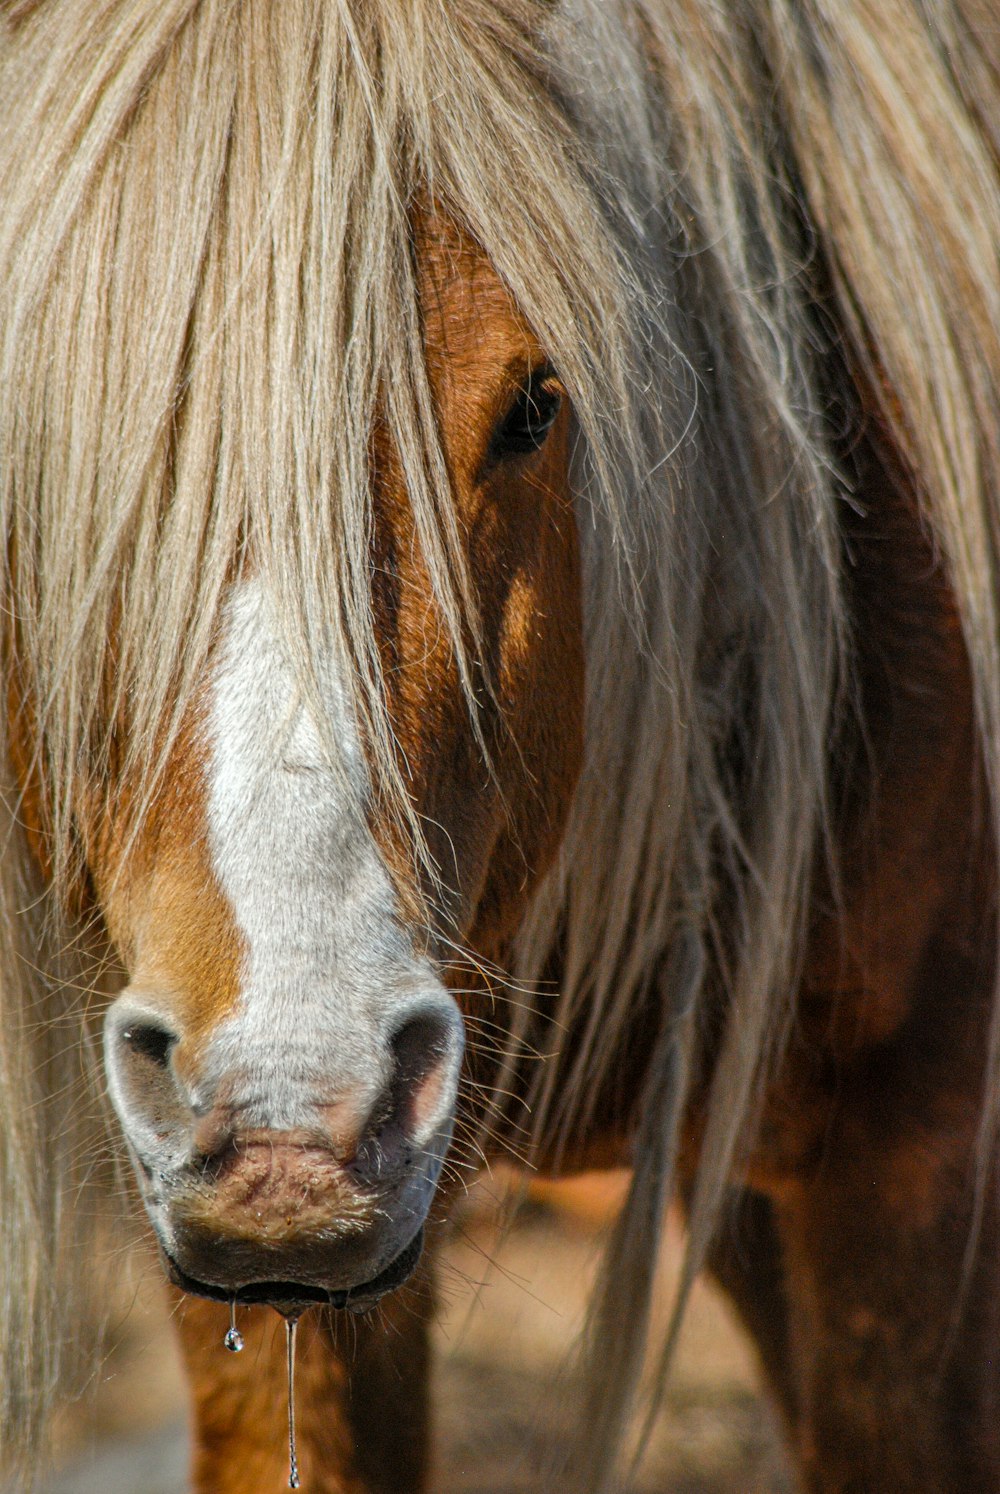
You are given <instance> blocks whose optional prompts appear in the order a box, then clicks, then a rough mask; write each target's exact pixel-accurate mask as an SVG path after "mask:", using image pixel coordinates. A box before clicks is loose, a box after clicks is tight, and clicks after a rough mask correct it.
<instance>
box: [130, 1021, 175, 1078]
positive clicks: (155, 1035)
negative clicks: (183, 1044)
mask: <svg viewBox="0 0 1000 1494" xmlns="http://www.w3.org/2000/svg"><path fill="white" fill-rule="evenodd" d="M121 1038H122V1042H124V1043H127V1044H128V1046H129V1047H130V1048H131V1050H132V1052H133V1053H138V1054H141V1055H142V1057H143V1058H148V1059H150V1061H151V1062H152V1063H155V1064H156V1065H157V1067H158V1068H161V1069H165V1068H166V1067H167V1064H168V1063H169V1062H170V1053H171V1050H172V1049H173V1048H174V1046H175V1045H176V1043H177V1035H176V1033H173V1032H168V1031H166V1029H165V1028H163V1027H154V1026H153V1025H152V1024H151V1023H148V1022H142V1023H135V1024H134V1025H133V1026H130V1027H126V1028H124V1029H123V1031H122V1034H121Z"/></svg>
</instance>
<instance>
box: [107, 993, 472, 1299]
mask: <svg viewBox="0 0 1000 1494" xmlns="http://www.w3.org/2000/svg"><path fill="white" fill-rule="evenodd" d="M462 1048H463V1039H462V1024H461V1018H460V1016H459V1013H458V1010H457V1007H455V1005H454V1003H453V1001H452V1000H451V998H450V997H449V996H447V994H446V993H445V992H444V991H443V989H441V990H440V991H439V993H438V994H434V995H431V996H428V994H427V993H426V992H425V993H423V995H422V997H421V999H419V1000H415V1001H414V1002H412V1003H411V1005H410V1008H409V1010H408V1011H407V1012H406V1014H405V1015H404V1017H403V1020H402V1021H398V1022H397V1023H396V1025H395V1028H394V1029H393V1030H392V1031H391V1032H390V1033H389V1034H388V1035H387V1036H386V1038H385V1039H384V1040H383V1039H381V1038H380V1037H379V1036H378V1034H377V1033H369V1034H368V1041H367V1043H366V1044H365V1045H364V1046H363V1047H362V1049H361V1051H360V1056H359V1058H358V1060H357V1062H356V1064H355V1066H354V1069H353V1072H352V1071H351V1070H350V1069H348V1068H346V1067H344V1066H343V1064H341V1066H340V1067H339V1069H336V1070H334V1067H333V1065H331V1068H330V1072H328V1073H327V1074H323V1073H322V1072H321V1071H319V1070H317V1068H316V1065H315V1061H314V1062H313V1063H312V1064H310V1065H303V1064H302V1063H301V1061H299V1062H298V1067H299V1070H300V1072H298V1073H296V1072H295V1069H296V1062H297V1060H296V1055H295V1054H294V1053H287V1054H284V1055H282V1054H280V1053H277V1052H275V1051H271V1052H269V1053H264V1052H258V1053H254V1052H252V1051H247V1049H246V1045H242V1047H241V1044H240V1043H239V1042H236V1043H234V1041H233V1035H232V1033H230V1034H228V1036H227V1038H226V1041H225V1042H224V1043H219V1044H216V1045H215V1047H214V1049H213V1046H212V1045H211V1044H209V1045H207V1048H206V1051H205V1052H204V1053H203V1054H202V1055H201V1057H200V1060H199V1061H197V1062H196V1061H195V1058H194V1055H193V1051H192V1049H193V1044H192V1043H190V1042H187V1043H186V1042H185V1038H184V1034H183V1033H182V1032H181V1031H180V1030H179V1024H178V1023H177V1022H176V1019H173V1018H171V1017H170V1016H169V1015H168V1014H167V1012H166V1009H165V1003H164V1002H162V1001H159V1002H156V1004H155V1005H154V1003H153V1001H152V999H151V998H150V995H149V993H142V994H141V995H140V994H139V993H137V992H133V991H128V992H126V993H124V994H123V995H122V996H121V997H119V999H118V1001H116V1002H115V1003H114V1004H113V1005H112V1007H111V1009H110V1011H109V1013H108V1017H107V1019H106V1023H105V1062H106V1068H107V1073H108V1078H109V1088H110V1091H111V1096H112V1100H113V1102H114V1104H115V1108H116V1110H117V1112H118V1115H119V1118H120V1120H121V1122H122V1127H123V1130H124V1132H125V1136H126V1139H127V1141H128V1143H129V1147H130V1150H131V1153H132V1157H133V1162H134V1165H135V1170H136V1175H137V1177H138V1180H139V1185H140V1188H141V1191H142V1194H143V1198H144V1202H145V1204H146V1208H147V1211H148V1213H149V1216H150V1219H151V1221H152V1223H153V1227H154V1230H155V1232H156V1236H157V1239H158V1241H159V1244H160V1246H161V1248H162V1250H163V1252H164V1255H165V1256H166V1259H167V1263H168V1267H169V1270H170V1275H171V1277H172V1279H173V1280H174V1282H175V1283H176V1284H177V1285H178V1286H180V1287H182V1288H183V1289H184V1290H185V1291H189V1292H193V1293H196V1294H199V1295H202V1296H206V1297H214V1298H218V1299H221V1300H227V1301H228V1300H231V1299H234V1298H235V1299H236V1300H237V1301H243V1302H272V1303H277V1304H281V1305H283V1306H288V1305H297V1306H302V1305H305V1304H308V1303H311V1302H322V1303H328V1304H331V1305H333V1306H337V1307H343V1306H346V1307H352V1308H355V1309H356V1310H359V1311H360V1310H364V1309H365V1308H366V1307H369V1306H372V1305H373V1304H374V1302H376V1301H377V1300H378V1298H379V1297H380V1296H382V1295H383V1294H384V1293H385V1292H387V1291H389V1290H391V1289H392V1288H393V1287H395V1286H398V1285H399V1284H400V1283H401V1282H402V1281H404V1280H405V1279H406V1278H407V1277H408V1276H409V1274H410V1272H411V1271H412V1270H413V1268H414V1266H415V1265H416V1263H417V1260H418V1258H419V1255H420V1249H421V1242H422V1236H423V1224H424V1221H425V1219H426V1217H427V1212H428V1209H429V1208H430V1205H431V1202H432V1200H433V1197H434V1194H435V1190H436V1186H437V1181H438V1177H439V1174H440V1171H441V1166H442V1163H443V1161H444V1156H445V1153H446V1151H447V1148H448V1144H449V1141H450V1138H451V1126H452V1119H453V1113H454V1104H455V1095H456V1090H457V1083H458V1071H459V1067H460V1064H461V1056H462ZM234 1051H239V1052H240V1060H239V1062H238V1063H235V1064H234V1063H232V1062H231V1059H232V1055H233V1053H234ZM332 1073H333V1074H335V1077H333V1078H331V1074H332Z"/></svg>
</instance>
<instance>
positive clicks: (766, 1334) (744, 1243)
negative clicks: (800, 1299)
mask: <svg viewBox="0 0 1000 1494" xmlns="http://www.w3.org/2000/svg"><path fill="white" fill-rule="evenodd" d="M707 1265H708V1269H709V1271H710V1272H711V1274H712V1276H714V1277H715V1279H716V1281H717V1282H718V1283H719V1285H720V1286H721V1287H722V1289H723V1291H724V1292H725V1293H726V1295H727V1296H728V1297H729V1299H730V1301H731V1302H732V1303H733V1306H734V1307H735V1308H736V1311H737V1312H738V1314H739V1316H740V1319H741V1321H742V1323H743V1326H744V1327H745V1328H746V1330H747V1332H748V1333H749V1334H750V1336H751V1338H752V1339H753V1341H754V1343H755V1345H756V1348H757V1352H758V1354H759V1355H760V1360H761V1364H762V1367H763V1369H764V1373H765V1375H766V1376H767V1380H768V1383H769V1385H770V1387H771V1390H772V1391H773V1392H774V1395H775V1397H776V1399H777V1402H778V1406H779V1409H780V1410H781V1413H782V1416H783V1418H784V1422H785V1426H786V1429H787V1430H788V1432H789V1434H790V1435H791V1434H794V1431H795V1428H796V1425H797V1421H798V1393H797V1388H796V1383H795V1373H794V1369H793V1366H792V1359H791V1347H790V1342H789V1320H788V1300H787V1297H786V1293H785V1267H784V1261H783V1258H782V1250H781V1242H780V1239H779V1236H778V1231H777V1227H776V1224H775V1218H774V1207H773V1205H772V1203H771V1201H770V1199H768V1198H765V1196H764V1195H763V1194H762V1193H756V1192H754V1191H753V1190H752V1189H750V1188H744V1189H741V1190H740V1191H739V1193H738V1195H737V1197H736V1199H735V1201H734V1202H733V1204H732V1205H731V1207H730V1208H729V1209H727V1213H726V1220H725V1223H724V1225H723V1226H722V1228H721V1229H720V1231H719V1233H718V1234H717V1235H716V1237H715V1239H714V1240H713V1242H712V1245H711V1247H710V1248H709V1253H708V1261H707Z"/></svg>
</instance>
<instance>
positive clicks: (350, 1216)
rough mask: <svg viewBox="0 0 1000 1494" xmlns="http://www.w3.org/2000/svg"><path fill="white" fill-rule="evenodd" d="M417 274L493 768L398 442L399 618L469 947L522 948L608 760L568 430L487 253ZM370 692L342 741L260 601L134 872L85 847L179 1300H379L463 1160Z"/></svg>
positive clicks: (336, 720)
mask: <svg viewBox="0 0 1000 1494" xmlns="http://www.w3.org/2000/svg"><path fill="white" fill-rule="evenodd" d="M419 264H420V270H421V277H422V280H421V285H422V305H423V311H424V319H425V326H424V335H425V342H426V348H427V358H428V371H429V375H430V380H431V386H432V390H433V394H434V399H435V403H436V409H437V416H438V421H439V426H440V431H441V436H442V442H443V446H444V453H445V458H446V461H447V464H448V467H449V476H450V479H451V484H452V489H453V496H454V499H455V502H456V505H457V510H458V512H457V519H458V524H459V529H460V532H461V535H462V543H463V545H464V547H465V553H466V557H467V561H468V564H469V567H470V571H471V574H472V576H473V577H474V580H475V584H476V588H477V596H478V604H479V610H480V615H481V623H482V654H483V658H482V660H481V661H480V663H481V666H482V668H483V670H484V672H485V673H486V674H487V675H488V679H489V685H490V689H489V691H488V692H486V693H487V694H488V697H489V703H488V704H487V705H486V706H485V707H484V710H483V717H482V723H481V726H482V738H483V739H484V740H485V745H486V748H487V752H488V756H489V767H488V768H487V766H486V761H485V758H484V755H483V751H482V746H481V745H480V744H479V743H477V740H476V736H475V734H474V733H473V731H472V730H471V727H470V720H469V712H468V708H467V705H466V701H465V698H464V696H463V693H462V687H461V682H460V679H459V675H458V671H457V668H456V664H455V659H454V655H453V651H452V649H451V648H450V646H449V644H448V642H447V630H446V628H445V626H444V622H443V620H442V618H441V617H440V616H439V614H438V609H437V605H436V603H435V601H434V599H433V593H432V590H431V586H430V582H429V579H428V575H427V571H426V568H425V564H424V561H423V558H422V555H421V550H420V546H419V543H418V540H417V536H416V533H415V525H414V520H413V516H412V513H411V510H410V508H409V505H408V503H407V495H406V490H405V485H404V483H403V480H402V476H401V473H400V464H399V461H398V458H397V456H396V453H395V451H394V449H393V446H392V443H391V441H390V440H389V438H388V436H387V435H386V433H385V431H383V430H376V431H375V432H374V434H373V440H372V448H373V454H374V462H373V468H374V474H375V475H374V492H373V505H374V513H375V526H374V527H375V533H374V538H373V546H372V574H373V591H372V595H373V608H374V612H375V617H376V624H377V636H378V641H379V646H380V648H381V650H382V655H383V667H384V675H385V680H386V690H387V696H388V706H389V711H390V715H391V719H392V725H393V731H394V735H395V738H396V741H397V742H398V746H399V752H400V754H401V758H402V760H403V761H405V764H406V771H407V775H408V782H409V784H410V788H411V793H412V797H413V801H414V807H415V809H416V810H417V812H418V814H419V815H420V816H421V819H422V822H423V824H424V825H425V826H426V828H427V835H428V838H429V840H430V843H431V849H432V851H433V853H434V854H435V856H436V858H437V860H438V863H439V864H440V866H441V867H442V869H443V872H444V875H445V880H446V882H447V899H448V903H449V906H448V909H447V929H448V932H449V933H450V934H451V935H452V936H454V935H455V933H456V932H457V933H458V935H460V936H461V937H462V938H464V939H465V940H467V941H468V942H469V943H470V944H471V945H472V946H473V947H474V948H478V949H479V950H481V951H486V952H495V951H496V950H497V948H498V945H499V944H500V943H502V941H503V939H504V938H505V937H506V936H507V935H508V934H509V932H510V931H511V930H512V928H513V927H514V926H515V924H516V922H517V919H518V917H519V915H520V913H521V911H522V910H523V906H524V903H525V900H526V899H527V897H528V896H529V894H530V892H531V890H532V887H533V886H534V884H535V882H536V880H537V878H538V876H539V875H540V873H541V872H542V870H543V869H544V867H545V864H546V863H547V861H548V860H549V859H550V858H551V855H552V853H553V850H554V847H555V845H556V844H557V842H558V838H559V835H560V832H561V828H562V824H563V821H564V818H565V815H566V812H567V808H568V804H569V800H570V797H571V795H572V790H573V787H574V784H575V779H576V775H577V772H578V768H579V760H580V755H581V738H582V720H581V717H582V698H583V680H582V659H581V635H580V619H579V595H578V592H579V583H578V557H577V545H576V534H575V527H574V523H573V519H572V514H571V510H570V506H569V500H568V477H567V469H568V454H569V413H568V410H567V409H566V407H565V399H564V397H563V396H562V394H561V391H560V390H559V387H558V385H557V384H556V382H555V379H554V376H553V375H552V374H551V372H550V371H549V370H548V369H547V368H546V367H545V360H544V355H543V353H542V350H541V348H540V347H539V346H538V344H537V342H536V340H535V339H534V337H533V336H532V335H531V333H530V331H529V330H528V329H527V327H526V326H525V325H524V323H523V322H522V321H521V319H520V318H519V317H518V315H517V313H516V311H515V309H514V308H513V307H512V306H511V304H510V301H509V298H508V296H507V295H506V293H505V292H504V290H503V288H502V287H501V285H500V283H499V282H498V280H497V279H496V277H495V275H494V274H493V272H492V270H491V269H490V267H489V265H488V264H487V263H486V262H485V261H484V259H483V258H482V256H481V255H480V254H479V253H478V252H477V251H476V250H475V249H474V248H473V247H472V246H470V245H469V244H468V243H467V242H465V241H463V240H462V239H460V238H458V237H457V236H456V235H455V234H453V233H450V232H449V231H447V230H442V229H441V228H440V227H439V226H438V227H435V228H433V229H430V228H425V229H424V230H422V232H421V236H420V239H419ZM349 668H350V664H349V661H348V660H347V659H346V657H344V656H343V654H342V653H340V652H339V651H338V649H337V648H336V647H335V646H333V645H331V650H330V653H329V655H328V656H327V657H324V658H318V659H314V660H313V661H312V669H313V676H314V679H315V681H316V682H317V685H318V689H319V693H320V694H321V696H322V707H323V716H324V719H325V727H324V728H321V727H320V726H319V725H318V724H317V722H316V720H315V719H314V716H313V712H312V709H311V707H310V706H309V705H307V704H306V702H305V701H304V700H303V698H302V697H301V694H300V693H299V692H298V691H297V688H296V676H295V674H294V671H293V669H292V666H291V663H290V660H289V658H288V655H287V651H286V648H285V644H284V642H283V638H282V632H281V626H280V621H279V618H278V616H277V613H276V608H275V603H274V599H273V598H272V597H271V596H269V594H268V592H267V589H266V586H265V585H264V583H263V581H262V580H261V579H260V578H259V577H257V576H255V575H253V574H252V573H251V574H246V575H243V576H241V577H240V578H239V579H238V580H236V581H235V582H234V584H233V586H232V589H231V592H230V595H229V597H228V600H227V603H226V606H225V609H224V612H223V616H222V619H221V625H220V630H219V634H218V637H217V640H216V646H215V650H214V654H213V658H212V661H211V667H210V669H209V671H208V673H207V675H206V678H205V679H204V681H203V686H202V690H201V693H200V697H199V700H198V702H197V705H196V708H195V709H194V710H193V711H192V713H191V719H190V720H189V721H188V723H187V725H186V727H185V730H184V731H183V732H182V733H181V736H180V738H179V740H178V742H177V745H176V747H175V749H174V751H173V754H172V757H171V760H170V762H169V765H168V769H167V772H166V775H165V779H164V782H163V786H162V790H161V792H160V794H159V797H158V800H157V802H156V804H155V805H154V806H153V809H152V811H151V812H150V813H149V815H148V816H147V817H146V819H145V820H144V822H143V832H142V836H141V840H140V842H139V843H138V844H137V845H136V846H135V847H134V848H132V849H130V851H129V854H128V858H127V863H126V862H125V861H123V860H122V858H121V856H120V854H119V850H118V847H119V846H120V844H121V841H122V832H121V829H120V826H119V825H118V823H117V821H116V817H115V815H112V816H111V817H110V818H107V817H105V818H103V819H100V820H98V819H97V818H91V819H90V821H89V822H88V823H85V824H84V825H83V827H82V832H83V838H84V842H85V846H86V852H87V858H88V863H89V866H90V871H91V876H92V880H93V883H94V886H95V887H96V889H97V894H98V900H99V902H100V903H101V906H102V911H103V914H104V917H105V919H106V922H107V925H108V928H109V932H110V934H111V936H112V939H113V941H114V942H115V944H116V945H117V947H118V949H119V950H120V952H121V954H122V957H123V959H124V961H125V964H126V966H127V968H128V971H129V976H130V982H129V985H128V987H127V989H126V990H125V991H124V992H123V994H122V995H121V996H120V997H119V998H118V999H117V1000H116V1001H115V1002H114V1003H113V1004H112V1006H111V1008H110V1010H109V1014H108V1017H107V1021H106V1064H107V1072H108V1076H109V1085H110V1090H111V1095H112V1098H113V1101H114V1104H115V1107H116V1109H117V1112H118V1115H119V1117H120V1119H121V1122H122V1125H123V1128H124V1131H125V1134H126V1137H127V1138H128V1141H129V1144H130V1147H131V1151H132V1153H133V1156H134V1160H135V1163H136V1171H137V1175H138V1177H139V1180H140V1185H141V1187H142V1190H143V1194H144V1197H145V1200H146V1204H147V1207H148V1210H149V1212H150V1215H151V1218H152V1220H153V1224H154V1227H155V1229H156V1232H157V1235H158V1238H159V1240H160V1242H161V1244H162V1246H163V1248H164V1251H165V1253H166V1255H167V1257H168V1260H169V1263H170V1266H171V1270H172V1273H173V1275H174V1278H175V1280H176V1281H177V1282H178V1283H179V1284H180V1285H182V1286H184V1287H185V1288H187V1289H189V1290H193V1291H200V1292H202V1293H203V1294H206V1295H214V1296H219V1297H228V1296H231V1295H234V1294H235V1295H238V1296H239V1297H241V1298H242V1299H244V1300H271V1301H286V1302H287V1301H295V1302H303V1301H310V1300H323V1301H325V1300H328V1299H329V1298H331V1297H332V1300H334V1301H335V1302H344V1301H347V1300H348V1298H349V1300H350V1303H351V1305H358V1306H360V1307H364V1306H367V1305H369V1304H370V1303H371V1302H372V1301H374V1300H375V1299H376V1298H377V1297H378V1296H379V1295H380V1294H381V1293H382V1292H383V1291H385V1290H387V1289H388V1288H389V1287H391V1286H393V1285H395V1284H397V1283H398V1282H399V1281H400V1280H401V1279H403V1278H404V1277H405V1276H406V1275H407V1274H408V1273H409V1271H410V1269H412V1266H413V1264H414V1263H415V1260H416V1258H417V1256H418V1255H419V1249H420V1235H421V1227H422V1224H423V1221H424V1219H425V1216H426V1214H427V1210H428V1208H429V1205H430V1202H431V1199H432V1197H433V1194H434V1191H435V1187H436V1184H437V1180H438V1175H439V1172H440V1169H441V1165H442V1160H443V1157H444V1154H445V1151H446V1148H447V1146H448V1143H449V1138H450V1134H451V1128H452V1123H453V1119H454V1110H455V1105H456V1097H457V1093H458V1080H459V1069H460V1064H461V1060H462V1051H463V1023H462V1018H461V1015H460V1012H459V1009H458V1006H457V1005H456V1002H455V1000H454V999H453V998H452V996H451V995H450V994H449V992H448V989H447V986H446V975H445V974H443V971H444V969H445V964H444V961H441V962H439V961H438V960H436V959H435V952H436V951H437V950H438V949H443V948H444V944H443V943H442V944H440V945H438V944H437V943H436V942H435V938H434V935H433V932H431V933H430V934H429V933H428V931H427V930H426V928H423V927H420V926H418V923H417V920H416V919H415V918H413V917H412V916H409V917H408V914H407V907H408V906H413V905H414V902H413V900H412V899H411V900H408V899H407V896H406V893H405V890H404V891H402V892H401V890H400V889H401V879H400V877H399V875H398V867H399V865H400V861H401V858H402V857H405V854H406V848H405V847H401V845H400V843H399V833H398V831H394V830H392V829H391V828H390V827H389V826H388V825H385V824H382V823H380V821H379V817H378V815H377V813H376V812H375V808H374V802H373V796H372V792H371V782H370V775H369V772H368V768H367V765H366V758H365V744H364V741H363V733H362V732H361V730H360V729H359V725H358V722H357V720H356V719H355V715H354V712H353V709H352V705H351V698H352V697H351V690H350V688H349V684H350V679H349ZM331 739H332V741H331ZM331 745H332V747H333V748H334V749H335V750H334V751H333V753H331V752H330V750H329V748H330V746H331ZM123 816H124V817H125V818H127V815H126V813H125V811H124V810H123ZM84 818H85V819H86V816H85V817H84Z"/></svg>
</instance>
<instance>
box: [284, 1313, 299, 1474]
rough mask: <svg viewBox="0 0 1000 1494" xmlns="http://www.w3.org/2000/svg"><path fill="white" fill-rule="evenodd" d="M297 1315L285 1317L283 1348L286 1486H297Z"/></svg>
mask: <svg viewBox="0 0 1000 1494" xmlns="http://www.w3.org/2000/svg"><path fill="white" fill-rule="evenodd" d="M298 1325H299V1320H298V1318H297V1317H294V1318H286V1319H285V1349H286V1352H287V1358H288V1487H289V1488H290V1489H297V1488H298V1487H299V1462H298V1458H297V1457H296V1453H295V1330H296V1328H297V1327H298Z"/></svg>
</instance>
